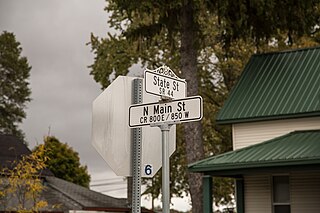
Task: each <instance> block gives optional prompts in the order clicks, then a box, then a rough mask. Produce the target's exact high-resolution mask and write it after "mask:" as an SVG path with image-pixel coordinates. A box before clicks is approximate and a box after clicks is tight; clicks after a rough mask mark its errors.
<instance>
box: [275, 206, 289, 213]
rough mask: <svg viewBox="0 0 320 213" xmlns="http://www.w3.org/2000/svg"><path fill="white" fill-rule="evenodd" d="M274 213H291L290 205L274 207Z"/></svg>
mask: <svg viewBox="0 0 320 213" xmlns="http://www.w3.org/2000/svg"><path fill="white" fill-rule="evenodd" d="M274 213H290V206H289V205H281V206H274Z"/></svg>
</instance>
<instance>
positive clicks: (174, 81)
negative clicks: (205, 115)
mask: <svg viewBox="0 0 320 213" xmlns="http://www.w3.org/2000/svg"><path fill="white" fill-rule="evenodd" d="M144 79H145V86H146V87H145V88H146V92H147V93H150V94H153V95H158V96H165V97H169V98H173V99H179V98H185V97H186V82H185V81H184V80H183V79H178V78H172V77H169V76H164V75H160V74H158V73H155V72H152V71H149V70H145V72H144Z"/></svg>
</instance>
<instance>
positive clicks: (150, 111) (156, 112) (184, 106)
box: [129, 96, 203, 128]
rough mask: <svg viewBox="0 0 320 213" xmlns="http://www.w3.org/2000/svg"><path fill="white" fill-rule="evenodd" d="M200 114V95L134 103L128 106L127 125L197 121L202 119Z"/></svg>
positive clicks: (132, 126) (201, 113)
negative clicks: (167, 100)
mask: <svg viewBox="0 0 320 213" xmlns="http://www.w3.org/2000/svg"><path fill="white" fill-rule="evenodd" d="M202 115H203V102H202V97H201V96H192V97H187V98H183V99H175V100H173V101H171V102H164V103H159V102H157V103H146V104H135V105H131V106H130V107H129V127H131V128H134V127H141V126H146V125H150V124H159V123H166V122H168V123H169V122H172V123H175V122H176V123H180V122H181V123H182V122H191V121H198V120H201V119H202Z"/></svg>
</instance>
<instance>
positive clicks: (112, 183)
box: [90, 181, 126, 187]
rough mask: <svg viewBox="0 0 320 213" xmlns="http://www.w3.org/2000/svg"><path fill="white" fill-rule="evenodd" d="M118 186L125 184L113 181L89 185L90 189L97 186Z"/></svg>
mask: <svg viewBox="0 0 320 213" xmlns="http://www.w3.org/2000/svg"><path fill="white" fill-rule="evenodd" d="M119 184H126V182H124V181H114V182H109V183H108V182H107V183H97V184H90V187H97V186H110V185H119Z"/></svg>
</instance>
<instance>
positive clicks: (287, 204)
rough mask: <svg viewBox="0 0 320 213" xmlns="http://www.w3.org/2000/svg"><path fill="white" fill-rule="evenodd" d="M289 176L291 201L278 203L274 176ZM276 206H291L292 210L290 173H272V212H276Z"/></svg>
mask: <svg viewBox="0 0 320 213" xmlns="http://www.w3.org/2000/svg"><path fill="white" fill-rule="evenodd" d="M279 176H287V177H288V179H289V202H288V203H276V202H274V177H279ZM275 206H289V208H290V212H291V176H290V174H273V175H271V208H272V213H275Z"/></svg>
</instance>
